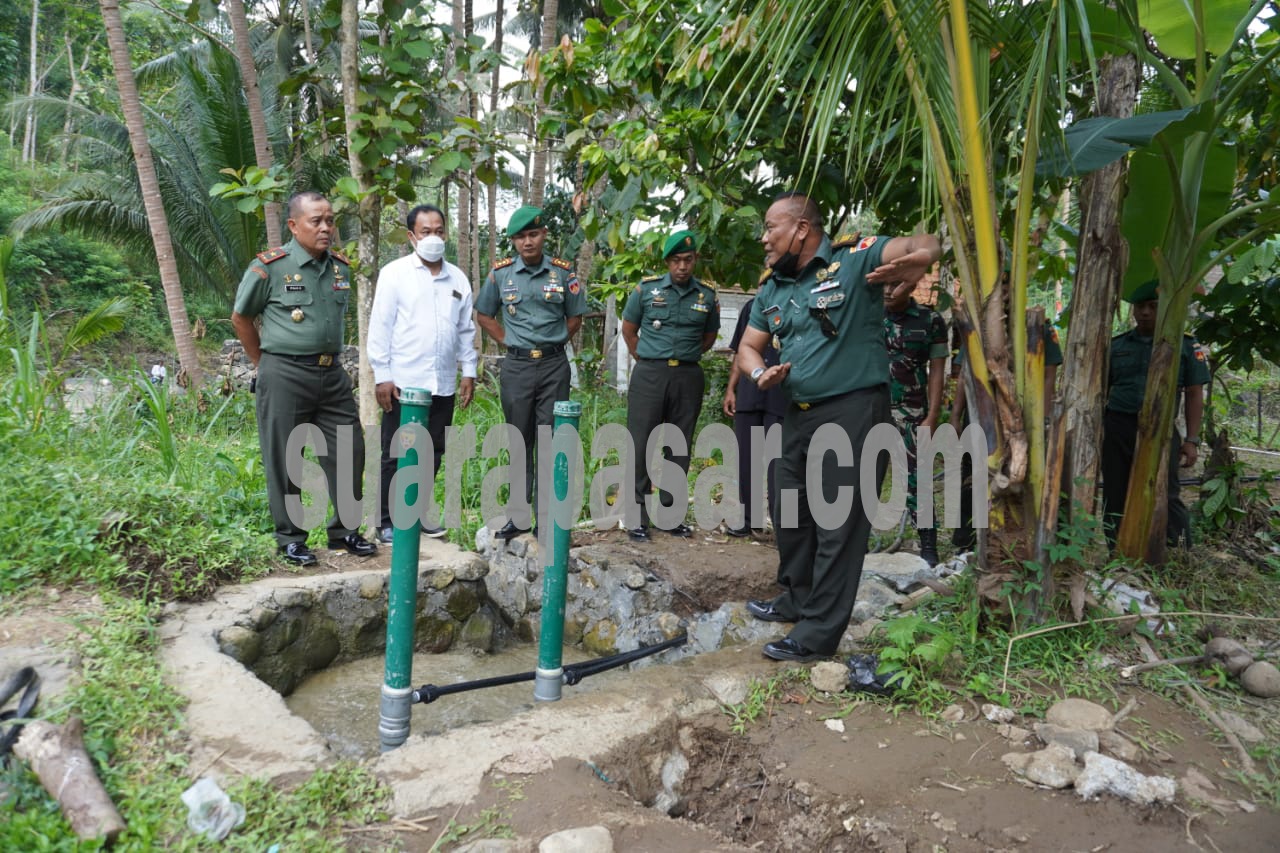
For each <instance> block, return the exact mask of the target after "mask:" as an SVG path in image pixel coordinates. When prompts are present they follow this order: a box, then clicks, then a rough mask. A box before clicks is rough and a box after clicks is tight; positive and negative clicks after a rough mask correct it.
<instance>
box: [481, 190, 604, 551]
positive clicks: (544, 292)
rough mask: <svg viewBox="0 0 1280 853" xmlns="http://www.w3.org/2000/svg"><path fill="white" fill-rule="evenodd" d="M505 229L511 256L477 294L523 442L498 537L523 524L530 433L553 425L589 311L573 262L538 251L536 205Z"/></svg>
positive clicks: (528, 495) (505, 398) (541, 236)
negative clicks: (518, 492) (572, 349)
mask: <svg viewBox="0 0 1280 853" xmlns="http://www.w3.org/2000/svg"><path fill="white" fill-rule="evenodd" d="M507 236H509V237H510V238H511V242H512V244H513V245H514V246H515V249H516V257H514V258H507V259H505V260H502V261H499V262H498V263H496V264H494V265H493V270H492V271H490V273H489V276H488V278H486V279H485V282H484V286H483V287H481V288H480V295H479V296H478V297H476V322H477V323H478V324H479V325H480V328H482V329H484V331H485V333H486V334H487V335H488V336H489V337H491V338H493V339H494V340H495V341H497V342H498V345H499V346H503V347H506V350H507V357H506V359H504V360H503V363H502V385H501V397H502V414H503V417H505V418H506V420H507V423H509V424H511V425H513V426H514V427H515V428H516V429H517V430H519V431H520V436H521V438H522V439H523V440H524V448H525V466H524V467H525V494H524V499H525V506H523V507H519V506H516V507H509V511H510V513H511V514H510V517H509V519H508V521H507V523H506V525H505V526H504V527H503V528H502V529H501V530H499V531H498V532H497V533H496V534H495V536H496V537H497V538H498V539H511V538H513V537H515V536H519V535H520V534H521V533H527V532H528V530H529V513H530V510H531V509H532V506H533V495H534V488H533V486H534V482H533V472H534V460H535V455H534V454H535V450H534V441H535V439H536V438H537V435H538V427H539V426H540V425H546V426H551V425H552V422H553V415H554V413H553V407H554V406H555V403H556V401H557V400H568V399H569V358H568V356H566V355H565V351H564V348H565V344H566V343H567V342H568V340H569V338H571V337H573V335H574V334H575V333H576V332H577V331H578V328H579V327H580V326H581V325H582V315H583V314H585V313H587V295H586V293H585V292H584V291H583V289H582V285H581V284H579V283H578V278H577V276H575V275H574V273H573V264H571V263H569V262H568V261H563V260H561V259H560V258H550V257H547V256H546V255H544V254H543V251H542V247H543V245H544V244H545V243H546V241H547V226H546V224H545V221H544V218H543V215H542V210H541V209H539V208H537V207H533V206H531V205H525V206H524V207H522V208H520V209H519V210H517V211H516V212H515V213H513V214H512V215H511V219H510V221H509V222H508V223H507ZM512 498H513V503H514V498H515V496H514V495H513V496H512Z"/></svg>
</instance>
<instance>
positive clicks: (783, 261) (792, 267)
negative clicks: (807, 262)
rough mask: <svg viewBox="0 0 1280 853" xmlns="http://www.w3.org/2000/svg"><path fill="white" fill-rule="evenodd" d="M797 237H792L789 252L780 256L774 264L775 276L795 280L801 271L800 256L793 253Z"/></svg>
mask: <svg viewBox="0 0 1280 853" xmlns="http://www.w3.org/2000/svg"><path fill="white" fill-rule="evenodd" d="M795 242H796V235H795V234H792V235H791V242H790V243H788V244H787V251H785V252H783V253H782V254H781V255H779V256H778V259H777V260H776V261H774V262H773V271H774V273H775V274H777V275H780V276H782V277H783V278H795V277H796V273H798V272H799V271H800V256H799V255H797V254H796V253H795V252H793V251H791V247H792V246H794V245H795Z"/></svg>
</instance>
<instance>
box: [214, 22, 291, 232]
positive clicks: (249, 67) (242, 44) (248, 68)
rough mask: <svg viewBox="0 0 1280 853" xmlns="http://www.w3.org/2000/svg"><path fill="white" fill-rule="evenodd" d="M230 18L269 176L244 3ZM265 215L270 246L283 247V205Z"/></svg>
mask: <svg viewBox="0 0 1280 853" xmlns="http://www.w3.org/2000/svg"><path fill="white" fill-rule="evenodd" d="M305 2H307V0H304V3H305ZM227 15H228V16H230V18H231V32H232V33H233V34H234V35H235V41H236V59H237V60H239V63H240V79H241V81H242V82H243V83H244V95H245V100H246V102H247V104H248V107H249V126H250V127H251V128H253V154H254V159H255V160H257V163H258V168H259V169H261V170H262V171H264V172H266V171H269V170H270V169H271V166H272V165H273V158H272V155H271V138H270V137H269V136H267V119H266V116H265V115H264V114H263V112H262V92H261V90H260V89H259V88H258V69H257V67H256V66H255V65H254V64H253V45H252V43H250V41H249V21H248V19H247V18H246V17H245V14H244V0H227ZM263 212H264V215H265V216H266V219H267V245H268V246H279V245H281V244H282V243H283V242H284V240H283V239H282V238H281V234H280V205H279V203H277V202H269V203H268V204H267V205H266V208H265V210H264V211H263Z"/></svg>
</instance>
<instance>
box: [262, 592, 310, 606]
mask: <svg viewBox="0 0 1280 853" xmlns="http://www.w3.org/2000/svg"><path fill="white" fill-rule="evenodd" d="M272 597H273V598H274V599H275V602H276V606H278V607H279V608H280V609H281V610H287V609H288V608H290V607H303V608H309V607H311V605H312V604H314V603H315V596H314V595H313V594H312V592H311V590H309V589H277V590H276V591H275V594H274V595H273V596H272Z"/></svg>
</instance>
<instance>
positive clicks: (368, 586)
mask: <svg viewBox="0 0 1280 853" xmlns="http://www.w3.org/2000/svg"><path fill="white" fill-rule="evenodd" d="M386 588H387V579H386V577H384V576H382V575H370V576H368V577H365V578H361V579H360V588H359V595H360V597H361V598H363V599H366V600H369V601H371V600H373V599H375V598H382V596H383V594H384V590H386Z"/></svg>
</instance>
